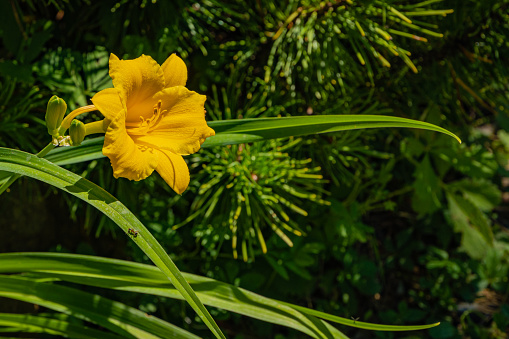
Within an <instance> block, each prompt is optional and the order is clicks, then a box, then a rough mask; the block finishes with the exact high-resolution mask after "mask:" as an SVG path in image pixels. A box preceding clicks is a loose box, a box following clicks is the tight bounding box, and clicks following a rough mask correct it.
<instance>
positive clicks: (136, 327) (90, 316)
mask: <svg viewBox="0 0 509 339" xmlns="http://www.w3.org/2000/svg"><path fill="white" fill-rule="evenodd" d="M0 296H2V297H7V298H11V299H16V300H21V301H25V302H29V303H34V304H37V305H41V306H44V307H47V308H49V309H52V310H55V311H58V312H62V313H65V314H68V315H72V316H73V317H76V318H79V319H83V320H86V321H90V322H93V323H95V324H98V325H100V326H103V327H105V328H107V329H109V330H111V331H113V332H115V333H117V334H119V335H121V336H122V337H124V338H133V339H135V338H147V339H158V338H193V339H194V338H198V337H197V336H195V335H194V334H191V333H189V332H187V331H185V330H183V329H181V328H179V327H177V326H175V325H172V324H170V323H167V322H166V321H163V320H161V319H159V318H156V317H149V316H147V315H146V314H145V313H143V312H141V311H139V310H137V309H135V308H132V307H130V306H127V305H125V304H122V303H120V302H117V301H112V300H109V299H106V298H104V297H101V296H99V295H96V294H91V293H88V292H83V291H80V290H77V289H74V288H70V287H66V286H59V285H55V284H50V283H46V282H39V281H35V280H33V279H29V278H24V277H17V276H16V277H15V276H12V275H11V276H0Z"/></svg>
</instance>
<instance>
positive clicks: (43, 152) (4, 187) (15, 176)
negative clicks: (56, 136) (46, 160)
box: [0, 142, 56, 195]
mask: <svg viewBox="0 0 509 339" xmlns="http://www.w3.org/2000/svg"><path fill="white" fill-rule="evenodd" d="M55 147H56V146H55V145H53V143H51V142H50V143H49V144H48V145H47V146H46V147H44V148H43V149H42V150H41V151H40V152H39V153H37V154H36V155H37V157H39V158H43V157H44V156H45V155H46V154H48V153H49V151H51V150H52V149H53V148H55ZM20 177H21V174H13V175H11V176H10V177H9V179H8V180H7V181H6V182H4V183H3V184H2V186H0V195H1V194H2V193H3V192H5V191H6V190H7V189H8V188H9V186H11V185H12V184H13V183H14V182H15V181H16V180H18V179H19V178H20Z"/></svg>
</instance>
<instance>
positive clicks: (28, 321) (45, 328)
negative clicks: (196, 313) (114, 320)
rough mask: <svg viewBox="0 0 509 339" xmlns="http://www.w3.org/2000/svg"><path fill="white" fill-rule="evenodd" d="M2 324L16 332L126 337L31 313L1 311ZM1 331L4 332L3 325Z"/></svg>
mask: <svg viewBox="0 0 509 339" xmlns="http://www.w3.org/2000/svg"><path fill="white" fill-rule="evenodd" d="M0 326H12V327H15V328H16V332H30V333H34V332H37V333H49V334H54V335H60V336H65V337H70V338H76V339H97V338H101V339H122V338H125V337H121V336H118V335H115V334H112V333H106V332H103V331H99V330H96V329H93V328H89V327H86V326H79V325H76V324H74V323H70V322H68V321H65V320H61V319H54V318H49V317H43V316H35V315H31V314H12V313H0ZM0 332H3V329H2V328H1V327H0Z"/></svg>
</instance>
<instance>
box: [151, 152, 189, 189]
mask: <svg viewBox="0 0 509 339" xmlns="http://www.w3.org/2000/svg"><path fill="white" fill-rule="evenodd" d="M156 171H157V173H159V174H160V175H161V177H162V178H163V179H164V181H166V183H167V184H168V185H169V186H170V187H171V188H172V189H173V190H174V191H175V192H177V194H182V193H184V191H185V190H186V188H187V186H189V180H190V178H189V169H188V168H187V164H186V162H185V161H184V158H182V156H181V155H178V154H174V153H172V152H169V151H164V150H159V164H158V165H157V168H156Z"/></svg>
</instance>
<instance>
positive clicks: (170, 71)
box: [161, 54, 187, 87]
mask: <svg viewBox="0 0 509 339" xmlns="http://www.w3.org/2000/svg"><path fill="white" fill-rule="evenodd" d="M161 68H162V70H163V72H164V82H165V86H164V87H173V86H185V85H186V82H187V67H186V64H185V63H184V61H183V60H182V59H180V58H179V57H178V56H177V55H176V54H172V55H170V56H169V57H168V59H166V61H165V62H164V63H163V65H162V66H161Z"/></svg>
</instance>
